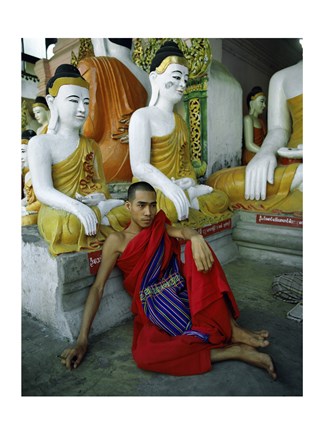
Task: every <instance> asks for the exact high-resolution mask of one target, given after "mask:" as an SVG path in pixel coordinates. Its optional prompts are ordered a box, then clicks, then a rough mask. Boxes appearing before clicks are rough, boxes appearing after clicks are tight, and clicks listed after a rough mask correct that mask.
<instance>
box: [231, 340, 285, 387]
mask: <svg viewBox="0 0 324 432" xmlns="http://www.w3.org/2000/svg"><path fill="white" fill-rule="evenodd" d="M237 347H238V348H239V350H240V353H239V357H238V359H239V360H242V361H244V362H246V363H249V364H251V365H253V366H257V367H259V368H262V369H265V370H266V371H267V372H268V374H269V375H270V376H271V378H272V379H273V380H276V379H277V373H276V369H275V366H274V364H273V360H272V358H271V357H270V356H269V355H268V354H265V353H261V352H259V351H257V350H256V349H255V348H253V347H251V346H249V345H245V344H238V346H237Z"/></svg>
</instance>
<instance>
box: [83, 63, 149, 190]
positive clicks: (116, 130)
mask: <svg viewBox="0 0 324 432" xmlns="http://www.w3.org/2000/svg"><path fill="white" fill-rule="evenodd" d="M78 69H79V70H80V73H81V75H82V76H83V78H84V79H85V80H87V81H88V82H89V84H90V89H89V91H90V106H89V115H88V118H87V120H86V122H85V124H84V128H83V135H84V136H86V137H88V138H92V139H94V140H95V141H96V142H97V143H98V144H99V147H100V150H101V153H102V161H103V165H104V173H105V178H106V181H107V183H109V182H120V181H129V182H130V181H131V180H132V172H131V167H130V161H129V146H128V125H129V120H130V117H131V115H132V114H133V112H134V111H135V110H137V109H138V108H142V107H144V106H145V105H146V101H147V92H146V90H145V88H144V87H143V85H142V84H141V83H140V82H139V81H138V79H137V78H136V77H135V75H133V73H132V72H130V70H129V69H128V68H127V67H126V66H125V65H124V64H123V63H121V62H120V61H119V60H117V59H116V58H113V57H89V58H85V59H83V60H81V61H80V63H79V64H78Z"/></svg>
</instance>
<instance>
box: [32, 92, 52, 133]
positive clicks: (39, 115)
mask: <svg viewBox="0 0 324 432" xmlns="http://www.w3.org/2000/svg"><path fill="white" fill-rule="evenodd" d="M33 113H34V117H35V119H36V120H37V122H38V123H39V124H40V125H41V126H40V127H39V128H38V129H37V131H36V133H37V135H40V134H44V133H46V132H47V126H48V122H49V119H50V116H51V113H50V110H49V108H48V105H47V102H46V99H45V98H44V97H43V96H37V98H36V99H35V101H34V103H33Z"/></svg>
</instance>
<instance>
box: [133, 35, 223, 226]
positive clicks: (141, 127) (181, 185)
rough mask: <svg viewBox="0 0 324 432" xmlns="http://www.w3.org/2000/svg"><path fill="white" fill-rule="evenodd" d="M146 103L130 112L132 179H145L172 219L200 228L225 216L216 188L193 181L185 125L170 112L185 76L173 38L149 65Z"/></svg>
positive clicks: (194, 176) (172, 110)
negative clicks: (150, 91) (149, 98)
mask: <svg viewBox="0 0 324 432" xmlns="http://www.w3.org/2000/svg"><path fill="white" fill-rule="evenodd" d="M150 70H151V72H150V75H149V77H150V82H151V87H152V96H151V100H150V103H149V106H147V107H144V108H140V109H138V110H137V111H135V113H134V114H133V115H132V117H131V121H130V127H129V148H130V162H131V168H132V172H133V175H134V178H133V181H147V182H148V183H150V184H151V185H152V186H153V187H154V188H155V189H156V191H157V207H158V209H162V210H163V211H164V212H165V213H166V215H167V217H168V218H169V219H170V221H171V222H172V223H177V222H180V221H183V223H186V224H190V225H192V226H195V227H196V228H197V227H202V226H205V225H208V224H210V223H214V222H215V221H216V220H221V219H224V218H225V217H228V216H229V212H228V211H227V209H228V198H227V195H226V194H225V193H224V192H222V191H217V190H214V189H213V188H212V187H210V186H207V185H204V184H198V183H197V178H196V174H195V171H194V168H193V166H192V164H191V158H190V147H189V137H188V135H189V134H188V128H187V125H186V123H185V121H184V119H183V118H182V117H181V116H180V115H179V114H178V113H176V112H175V111H174V107H175V105H176V104H177V103H178V102H180V101H181V99H182V96H183V93H184V90H185V88H186V85H187V81H188V74H189V71H188V64H187V61H186V59H185V57H184V55H183V53H182V51H181V50H180V49H179V47H178V46H177V44H176V43H174V42H171V41H168V42H166V43H165V44H164V45H163V46H162V47H161V48H160V49H159V50H158V51H157V53H156V55H155V57H154V58H153V60H152V64H151V68H150Z"/></svg>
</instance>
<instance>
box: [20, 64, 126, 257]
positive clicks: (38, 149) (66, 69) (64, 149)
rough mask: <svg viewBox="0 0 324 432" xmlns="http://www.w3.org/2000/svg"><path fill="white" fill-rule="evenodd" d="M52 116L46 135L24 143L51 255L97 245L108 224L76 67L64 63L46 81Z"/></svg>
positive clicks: (106, 198)
mask: <svg viewBox="0 0 324 432" xmlns="http://www.w3.org/2000/svg"><path fill="white" fill-rule="evenodd" d="M46 93H47V95H46V101H47V103H48V106H49V108H50V111H51V118H50V122H49V125H48V131H47V133H46V134H43V135H37V136H35V137H33V138H32V139H31V140H30V142H29V144H28V161H29V168H30V172H31V176H32V181H33V187H34V191H35V194H36V196H37V198H38V200H39V201H40V203H41V206H40V209H39V213H38V219H37V223H38V229H39V232H40V234H41V235H42V236H43V238H44V239H45V240H46V242H47V243H48V245H49V251H50V253H51V254H53V255H58V254H60V253H65V252H76V251H79V250H82V249H85V250H96V249H99V248H100V247H101V245H102V243H103V241H104V240H105V238H106V236H107V234H108V233H109V232H111V230H112V227H111V226H110V222H109V211H110V210H111V209H112V208H114V207H117V206H120V205H122V204H123V201H122V200H115V199H110V195H109V191H108V189H107V185H106V181H105V177H104V174H103V166H102V159H101V153H100V149H99V147H98V145H97V144H96V143H95V141H94V140H92V139H87V138H85V137H84V136H83V135H82V134H81V132H80V131H81V128H82V126H83V124H84V122H85V120H86V117H87V114H88V105H89V84H88V83H87V81H86V80H85V79H83V78H82V77H81V75H80V72H79V70H78V69H77V68H75V67H74V66H72V65H67V64H63V65H61V66H59V67H58V68H57V69H56V71H55V74H54V76H53V77H52V78H50V80H49V81H48V83H47V87H46Z"/></svg>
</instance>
